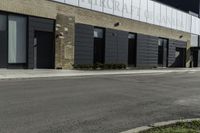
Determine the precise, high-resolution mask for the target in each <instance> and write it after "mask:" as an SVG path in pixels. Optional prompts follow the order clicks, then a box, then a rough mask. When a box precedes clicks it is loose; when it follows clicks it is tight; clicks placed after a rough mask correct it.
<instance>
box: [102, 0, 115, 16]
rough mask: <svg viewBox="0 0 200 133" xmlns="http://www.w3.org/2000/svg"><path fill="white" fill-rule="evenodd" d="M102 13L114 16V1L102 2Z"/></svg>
mask: <svg viewBox="0 0 200 133" xmlns="http://www.w3.org/2000/svg"><path fill="white" fill-rule="evenodd" d="M102 4H103V12H105V13H108V14H114V0H102Z"/></svg>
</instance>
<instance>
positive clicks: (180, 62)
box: [175, 47, 186, 67]
mask: <svg viewBox="0 0 200 133" xmlns="http://www.w3.org/2000/svg"><path fill="white" fill-rule="evenodd" d="M185 60H186V48H178V47H177V48H176V60H175V67H185V62H186V61H185Z"/></svg>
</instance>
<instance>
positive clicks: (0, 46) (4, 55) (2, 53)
mask: <svg viewBox="0 0 200 133" xmlns="http://www.w3.org/2000/svg"><path fill="white" fill-rule="evenodd" d="M0 41H1V42H0V68H6V67H7V64H8V48H7V33H6V32H2V31H0Z"/></svg>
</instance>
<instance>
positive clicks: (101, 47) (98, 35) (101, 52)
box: [94, 28, 105, 64]
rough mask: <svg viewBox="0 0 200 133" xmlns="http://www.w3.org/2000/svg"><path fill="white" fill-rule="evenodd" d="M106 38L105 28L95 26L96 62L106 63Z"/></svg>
mask: <svg viewBox="0 0 200 133" xmlns="http://www.w3.org/2000/svg"><path fill="white" fill-rule="evenodd" d="M104 56H105V39H104V29H101V28H94V64H97V63H101V64H103V63H104Z"/></svg>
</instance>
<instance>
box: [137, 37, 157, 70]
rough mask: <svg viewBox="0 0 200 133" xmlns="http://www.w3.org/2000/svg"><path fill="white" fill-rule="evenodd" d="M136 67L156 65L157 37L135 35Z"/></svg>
mask: <svg viewBox="0 0 200 133" xmlns="http://www.w3.org/2000/svg"><path fill="white" fill-rule="evenodd" d="M136 58H137V61H136V62H137V63H136V66H137V67H156V66H157V64H158V38H157V37H153V36H148V35H142V34H138V35H137V57H136Z"/></svg>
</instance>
